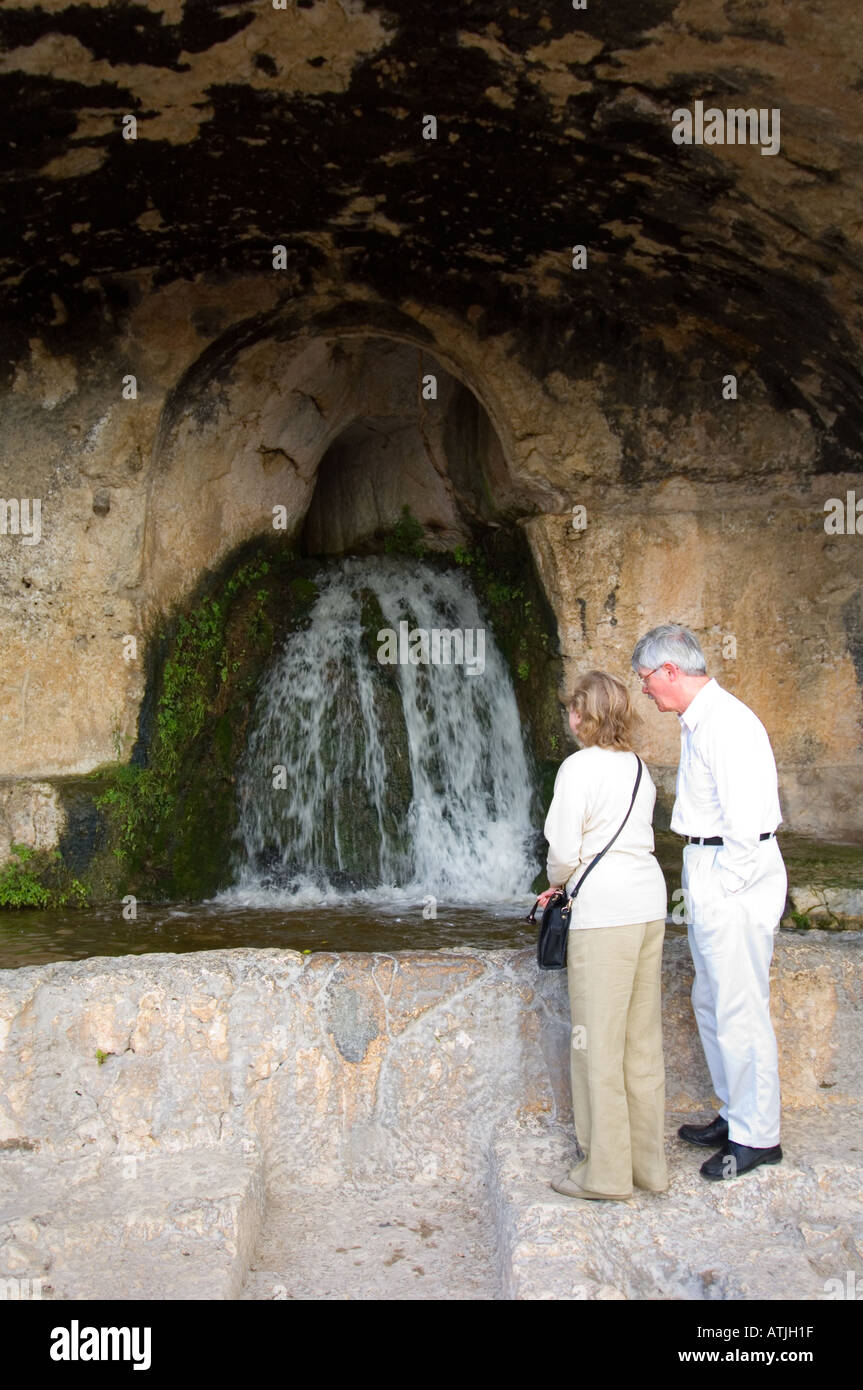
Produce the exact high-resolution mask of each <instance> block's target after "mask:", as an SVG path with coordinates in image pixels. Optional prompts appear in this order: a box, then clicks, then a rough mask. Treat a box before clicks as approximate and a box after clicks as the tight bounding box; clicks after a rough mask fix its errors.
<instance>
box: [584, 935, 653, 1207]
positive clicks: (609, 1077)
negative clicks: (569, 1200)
mask: <svg viewBox="0 0 863 1390" xmlns="http://www.w3.org/2000/svg"><path fill="white" fill-rule="evenodd" d="M664 937H665V922H664V921H662V920H658V921H655V922H638V923H636V924H634V925H631V926H625V927H593V928H588V929H585V930H582V931H579V930H577V929H576V930H574V931H570V933H569V942H568V946H567V978H568V982H569V1005H570V1013H571V1019H572V1033H571V1039H570V1043H571V1045H570V1065H571V1075H572V1109H573V1118H574V1121H575V1132H576V1136H577V1138H578V1142H579V1145H580V1146H581V1149H582V1151H583V1152H584V1153H585V1155H586V1157H585V1159H584V1160H583V1162H581V1163H579V1164H578V1165H577V1166H576V1167H574V1168H572V1169H571V1170H570V1174H569V1177H570V1180H571V1181H572V1182H574V1183H577V1184H578V1185H579V1186H580V1187H583V1188H585V1189H586V1190H587V1191H590V1192H595V1193H608V1194H610V1195H611V1194H613V1195H616V1196H620V1195H625V1194H628V1193H631V1192H632V1187H633V1184H635V1186H636V1187H642V1188H647V1189H648V1190H649V1191H653V1192H662V1191H664V1190H665V1188H666V1187H667V1186H668V1169H667V1167H666V1163H665V1149H664V1130H665V1065H664V1061H663V1056H662V1010H661V1002H660V1001H661V994H660V977H661V969H662V943H663V939H664Z"/></svg>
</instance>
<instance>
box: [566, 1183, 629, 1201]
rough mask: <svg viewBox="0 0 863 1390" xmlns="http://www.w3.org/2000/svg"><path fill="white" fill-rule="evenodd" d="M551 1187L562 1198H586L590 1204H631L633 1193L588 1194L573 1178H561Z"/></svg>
mask: <svg viewBox="0 0 863 1390" xmlns="http://www.w3.org/2000/svg"><path fill="white" fill-rule="evenodd" d="M551 1186H552V1187H553V1188H554V1191H555V1192H559V1193H560V1194H561V1196H562V1197H584V1198H586V1199H587V1200H588V1201H590V1202H629V1201H630V1200H631V1199H632V1193H631V1192H588V1190H587V1188H586V1187H579V1185H578V1183H577V1182H573V1181H572V1178H561V1179H560V1181H559V1182H553V1183H552V1184H551Z"/></svg>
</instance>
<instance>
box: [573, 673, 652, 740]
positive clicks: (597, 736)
mask: <svg viewBox="0 0 863 1390" xmlns="http://www.w3.org/2000/svg"><path fill="white" fill-rule="evenodd" d="M569 708H570V709H574V710H575V711H576V712H577V713H578V714H580V715H581V723H580V724H579V726H578V732H577V734H576V738H577V739H578V741H579V743H582V744H584V745H585V747H593V746H594V745H595V746H596V747H597V748H619V749H621V750H622V751H623V752H626V753H631V752H634V749H633V747H632V739H633V734H634V732H635V730H636V728H637V726H638V725H639V724H640V723H641V715H640V714H638V713H637V712H636V709H635V706H634V705H633V703H632V699H631V698H630V694H629V691H628V690H627V688H626V686H625V685H624V684H623V681H621V680H618V678H617V676H611V675H609V673H608V672H607V671H586V672H585V674H584V675H583V676H581V677H580V678H579V679H578V680H577V681H576V683H575V689H574V690H573V692H572V696H571V698H570V701H569Z"/></svg>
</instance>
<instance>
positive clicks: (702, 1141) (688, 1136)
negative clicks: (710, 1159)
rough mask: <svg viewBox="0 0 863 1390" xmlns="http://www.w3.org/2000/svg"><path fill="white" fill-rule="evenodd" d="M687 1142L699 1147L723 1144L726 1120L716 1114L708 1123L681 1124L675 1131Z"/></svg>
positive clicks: (709, 1147)
mask: <svg viewBox="0 0 863 1390" xmlns="http://www.w3.org/2000/svg"><path fill="white" fill-rule="evenodd" d="M677 1133H678V1134H679V1135H680V1137H681V1139H685V1140H686V1142H687V1144H697V1145H698V1147H699V1148H703V1149H712V1148H713V1146H714V1144H724V1142H725V1140H726V1139H727V1138H728V1121H727V1120H723V1118H722V1116H721V1115H717V1116H716V1119H715V1120H711V1121H710V1124H709V1125H681V1126H680V1129H679V1130H678V1131H677Z"/></svg>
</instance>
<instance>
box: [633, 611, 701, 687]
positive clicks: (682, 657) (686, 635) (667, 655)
mask: <svg viewBox="0 0 863 1390" xmlns="http://www.w3.org/2000/svg"><path fill="white" fill-rule="evenodd" d="M666 661H669V662H670V663H671V665H672V666H678V667H679V668H680V670H681V671H683V672H684V674H685V675H687V676H705V675H706V674H707V662H706V661H705V660H704V652H703V651H702V650H701V646H700V643H699V641H698V638H697V637H696V636H695V633H694V632H690V631H689V628H688V627H681V625H680V623H661V624H660V625H659V627H652V628H651V629H650V631H649V632H645V634H644V636H643V637H639V639H638V641H637V642H636V644H635V651H634V652H633V653H632V669H633V671H635V673H636V675H637V674H638V668H639V666H649V667H650V669H651V670H652V671H655V670H656V668H657V666H664V665H665V663H666Z"/></svg>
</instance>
